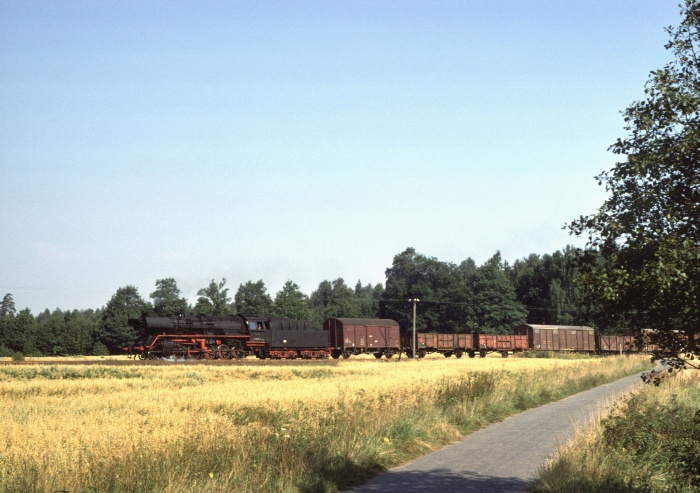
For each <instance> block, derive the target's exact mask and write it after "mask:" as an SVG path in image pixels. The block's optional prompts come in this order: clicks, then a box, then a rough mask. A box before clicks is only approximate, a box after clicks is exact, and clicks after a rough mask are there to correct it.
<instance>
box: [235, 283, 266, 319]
mask: <svg viewBox="0 0 700 493" xmlns="http://www.w3.org/2000/svg"><path fill="white" fill-rule="evenodd" d="M234 303H235V306H236V309H235V311H236V312H237V313H256V314H261V315H270V314H271V313H272V311H273V310H272V298H271V297H270V295H269V294H267V288H266V287H265V283H264V282H263V281H262V279H261V280H259V281H258V282H253V281H248V282H247V283H245V284H241V285H240V286H239V287H238V291H237V292H236V296H235V297H234Z"/></svg>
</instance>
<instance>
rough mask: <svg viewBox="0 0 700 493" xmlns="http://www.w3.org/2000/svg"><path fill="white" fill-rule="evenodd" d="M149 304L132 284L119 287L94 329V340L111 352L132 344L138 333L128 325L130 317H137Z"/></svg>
mask: <svg viewBox="0 0 700 493" xmlns="http://www.w3.org/2000/svg"><path fill="white" fill-rule="evenodd" d="M149 308H150V305H149V304H148V303H147V302H146V301H144V300H143V298H141V295H139V292H138V289H137V288H136V287H134V286H126V287H123V288H119V289H118V290H117V292H116V293H115V294H114V295H113V296H112V298H111V299H110V300H109V302H108V303H107V306H106V307H105V309H104V312H103V313H102V317H101V323H100V325H99V326H98V327H97V330H96V340H97V341H98V342H101V343H102V344H104V345H105V346H107V347H108V348H109V350H110V351H112V352H120V351H121V350H122V349H123V348H124V347H127V346H129V345H131V344H133V343H134V342H135V341H136V338H137V336H138V334H136V332H135V331H134V330H133V329H130V328H129V326H128V320H129V319H130V318H139V317H140V316H141V314H142V313H143V312H145V311H147V310H148V309H149Z"/></svg>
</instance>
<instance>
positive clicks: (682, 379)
mask: <svg viewBox="0 0 700 493" xmlns="http://www.w3.org/2000/svg"><path fill="white" fill-rule="evenodd" d="M533 491H535V492H538V493H554V492H558V493H567V492H571V493H574V492H579V491H606V492H612V493H617V492H620V493H622V492H645V493H657V492H659V493H661V492H664V493H665V492H675V493H682V492H697V491H700V372H698V371H687V372H683V373H680V374H677V375H675V376H671V377H668V378H666V379H665V380H664V381H663V382H662V384H661V385H660V386H659V387H654V386H647V387H645V388H643V389H642V390H641V391H640V392H638V393H636V394H634V395H633V396H631V397H630V398H628V399H627V400H626V401H625V402H623V403H622V404H621V405H619V406H616V407H615V408H614V409H613V411H612V412H611V413H610V414H609V415H608V416H607V417H605V418H603V419H602V420H601V421H600V422H599V423H597V424H595V425H594V426H592V427H591V428H590V429H587V430H581V431H580V432H579V433H578V434H577V436H576V438H575V439H573V440H572V441H571V442H570V443H568V444H567V445H566V446H565V447H564V448H563V449H562V450H561V451H560V453H559V455H558V457H557V458H556V459H555V460H554V461H553V462H552V463H551V464H549V465H548V466H547V467H546V468H545V469H544V470H543V471H542V473H541V475H540V478H539V480H538V481H537V483H536V486H535V488H534V490H533Z"/></svg>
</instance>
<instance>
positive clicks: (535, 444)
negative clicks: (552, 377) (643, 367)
mask: <svg viewBox="0 0 700 493" xmlns="http://www.w3.org/2000/svg"><path fill="white" fill-rule="evenodd" d="M641 384H642V381H641V379H640V375H634V376H631V377H626V378H623V379H621V380H617V381H615V382H612V383H609V384H606V385H601V386H600V387H596V388H594V389H591V390H587V391H585V392H581V393H579V394H576V395H572V396H570V397H567V398H565V399H562V400H560V401H557V402H552V403H550V404H546V405H544V406H541V407H538V408H535V409H530V410H529V411H525V412H523V413H520V414H518V415H515V416H511V417H510V418H507V419H506V420H504V421H502V422H500V423H495V424H492V425H490V426H488V427H486V428H484V429H482V430H480V431H477V432H475V433H472V434H471V435H469V436H467V437H466V438H465V439H463V440H462V441H460V442H458V443H456V444H453V445H449V446H447V447H445V448H443V449H442V450H438V451H437V452H433V453H431V454H429V455H426V456H424V457H421V458H420V459H417V460H415V461H413V462H409V463H408V464H404V465H403V466H401V467H398V468H395V469H391V470H389V471H387V472H385V473H382V474H380V475H379V476H377V477H376V478H374V479H372V480H371V481H369V482H368V483H366V484H364V485H362V486H359V487H357V488H355V489H353V490H351V491H352V493H373V492H382V493H417V492H422V493H425V492H433V491H435V492H439V493H458V492H459V493H471V492H499V493H500V492H508V493H510V492H523V491H527V490H528V488H529V486H530V481H531V480H532V479H534V478H535V477H536V475H537V472H538V470H539V468H540V467H541V466H542V465H543V464H544V463H545V462H546V460H547V459H548V458H549V457H550V456H551V455H552V454H553V453H554V452H556V450H557V449H558V447H559V446H560V445H561V444H562V443H564V442H565V441H566V440H567V439H568V438H569V437H571V436H572V434H573V432H574V430H575V429H576V428H577V427H582V426H585V425H587V424H588V423H590V421H591V419H593V418H594V417H595V416H597V415H598V413H599V412H600V411H601V410H602V409H604V408H605V407H607V406H609V405H611V404H612V403H613V402H614V400H615V399H616V398H618V397H620V396H622V395H623V394H625V393H627V392H629V391H630V390H632V389H633V388H635V387H637V386H638V385H641Z"/></svg>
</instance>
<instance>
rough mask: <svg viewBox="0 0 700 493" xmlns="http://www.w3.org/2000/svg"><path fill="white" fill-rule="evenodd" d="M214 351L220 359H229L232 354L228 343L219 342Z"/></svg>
mask: <svg viewBox="0 0 700 493" xmlns="http://www.w3.org/2000/svg"><path fill="white" fill-rule="evenodd" d="M216 353H217V354H218V355H219V358H221V359H231V357H232V356H233V351H231V347H230V346H229V345H228V344H219V345H218V346H217V348H216Z"/></svg>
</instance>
